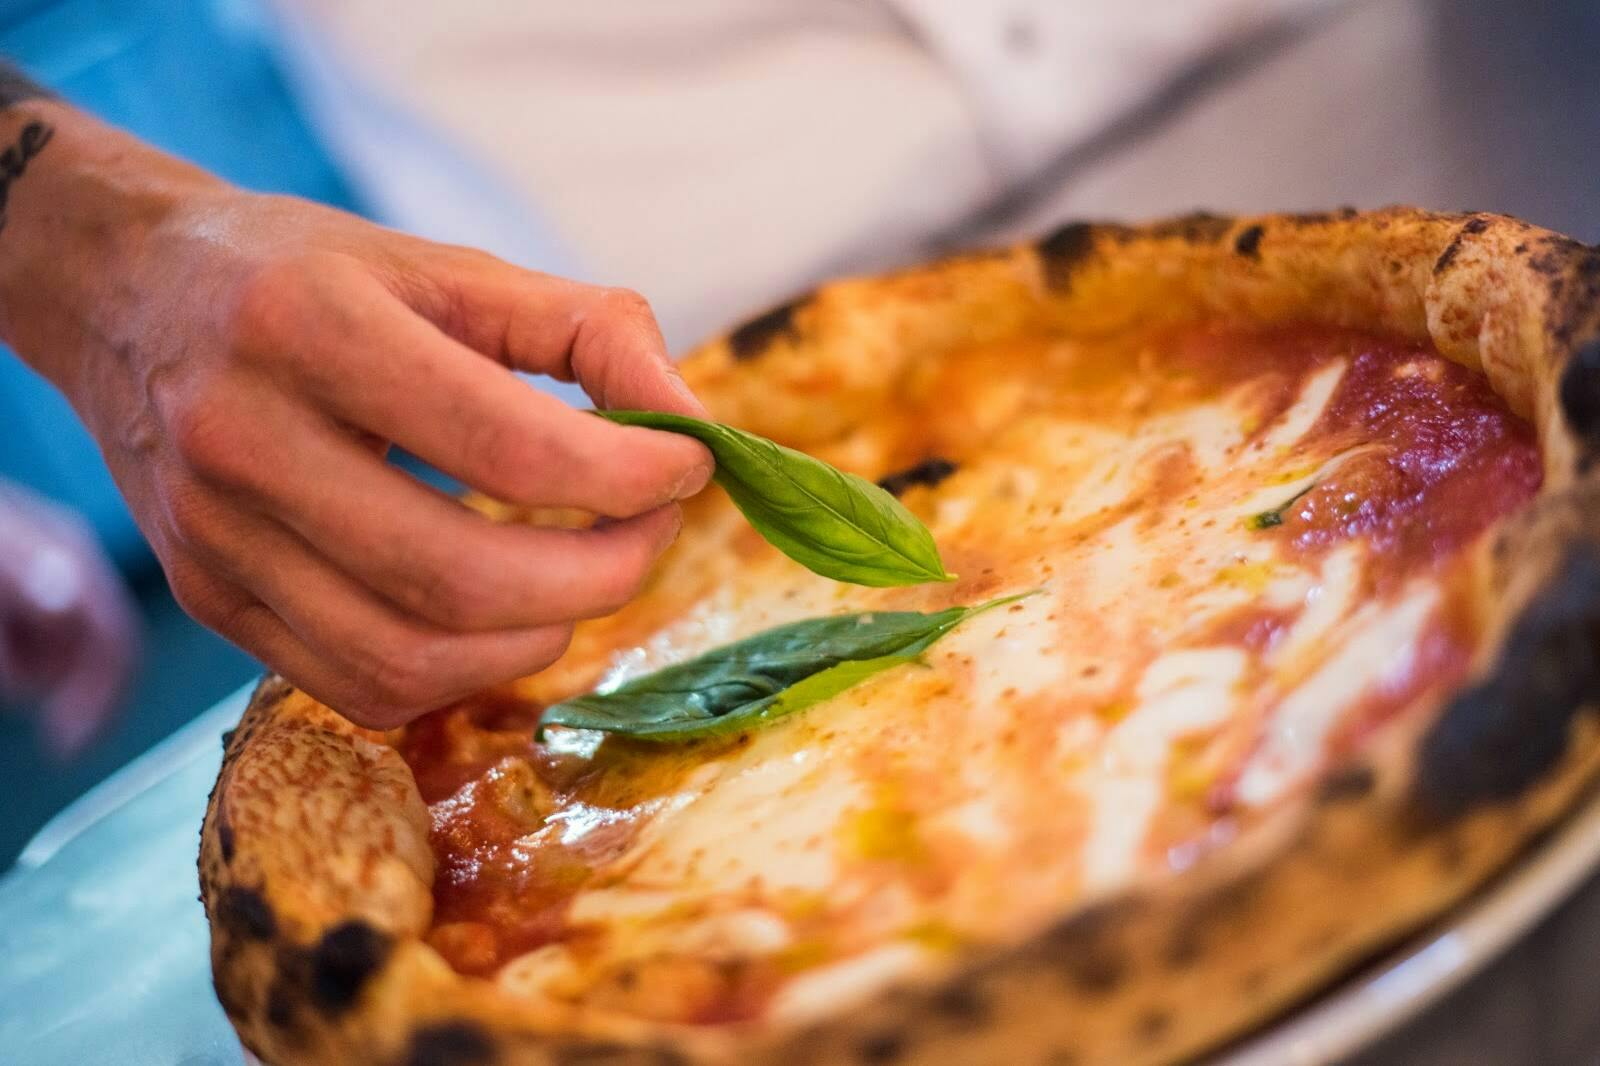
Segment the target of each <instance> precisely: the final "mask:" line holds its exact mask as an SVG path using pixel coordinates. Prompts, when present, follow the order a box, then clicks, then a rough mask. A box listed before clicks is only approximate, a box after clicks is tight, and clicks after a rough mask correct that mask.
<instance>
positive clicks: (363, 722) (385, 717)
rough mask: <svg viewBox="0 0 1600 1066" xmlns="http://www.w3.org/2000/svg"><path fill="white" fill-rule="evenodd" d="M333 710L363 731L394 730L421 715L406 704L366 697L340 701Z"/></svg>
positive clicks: (354, 697) (357, 696) (419, 711)
mask: <svg viewBox="0 0 1600 1066" xmlns="http://www.w3.org/2000/svg"><path fill="white" fill-rule="evenodd" d="M335 709H336V710H338V712H339V713H340V714H342V715H344V716H345V717H346V718H348V719H349V720H350V721H352V722H354V723H355V724H356V725H358V726H361V727H362V728H364V729H376V730H379V731H380V732H381V731H384V730H389V729H396V728H398V727H400V726H403V725H405V724H406V723H407V722H409V721H411V720H412V719H413V718H415V717H417V716H418V715H419V714H421V713H422V711H421V710H418V709H416V708H413V707H411V706H409V705H407V704H399V703H386V702H384V701H382V700H378V699H373V698H371V697H370V696H368V695H356V696H352V697H351V698H350V699H347V700H340V701H338V703H337V704H336V705H335Z"/></svg>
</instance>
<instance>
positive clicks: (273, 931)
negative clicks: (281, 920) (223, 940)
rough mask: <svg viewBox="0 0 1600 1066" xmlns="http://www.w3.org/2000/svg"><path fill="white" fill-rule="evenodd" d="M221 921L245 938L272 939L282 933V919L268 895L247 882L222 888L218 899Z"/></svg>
mask: <svg viewBox="0 0 1600 1066" xmlns="http://www.w3.org/2000/svg"><path fill="white" fill-rule="evenodd" d="M217 922H218V924H219V925H221V926H222V927H223V928H224V929H226V930H228V932H230V933H232V934H233V935H234V936H237V937H239V938H240V939H243V940H271V939H272V938H273V937H274V936H276V935H277V932H278V918H277V915H275V914H273V913H272V904H270V903H268V902H267V897H265V896H263V895H262V894H261V893H260V892H258V891H256V890H255V889H253V888H246V887H244V886H243V885H229V886H228V887H227V888H225V889H223V890H222V895H221V896H220V897H219V898H218V899H217Z"/></svg>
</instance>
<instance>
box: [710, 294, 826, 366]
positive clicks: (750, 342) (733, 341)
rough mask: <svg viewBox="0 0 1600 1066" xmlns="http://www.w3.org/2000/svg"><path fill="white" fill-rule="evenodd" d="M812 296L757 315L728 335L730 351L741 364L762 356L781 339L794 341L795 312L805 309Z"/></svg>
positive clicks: (798, 298) (802, 297)
mask: <svg viewBox="0 0 1600 1066" xmlns="http://www.w3.org/2000/svg"><path fill="white" fill-rule="evenodd" d="M809 299H810V296H809V295H808V296H800V297H797V298H795V299H793V300H790V301H789V302H788V303H783V304H779V305H778V306H777V307H774V308H773V309H772V310H770V311H768V312H766V313H765V314H760V315H757V316H756V317H755V318H752V319H750V321H748V322H746V323H745V324H744V325H742V326H740V327H738V328H737V329H735V330H734V331H733V332H732V333H730V334H728V350H729V351H730V352H732V353H733V357H734V358H735V359H737V360H739V361H741V362H743V361H744V360H747V359H754V358H756V357H757V356H759V355H761V354H762V353H763V352H765V351H766V350H767V349H768V348H770V347H772V342H773V341H776V340H777V339H778V338H779V337H788V338H790V339H791V340H792V339H794V337H795V335H796V333H795V325H794V315H795V312H796V311H798V310H800V308H801V307H803V306H804V305H805V303H806V301H807V300H809Z"/></svg>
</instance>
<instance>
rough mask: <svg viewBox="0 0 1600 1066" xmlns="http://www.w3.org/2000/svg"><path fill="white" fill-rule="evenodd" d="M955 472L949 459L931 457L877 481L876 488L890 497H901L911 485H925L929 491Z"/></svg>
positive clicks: (954, 467) (953, 465)
mask: <svg viewBox="0 0 1600 1066" xmlns="http://www.w3.org/2000/svg"><path fill="white" fill-rule="evenodd" d="M955 472H956V464H955V463H953V462H951V461H950V460H949V459H944V458H941V457H939V456H937V455H931V456H929V457H928V458H926V459H924V460H922V462H920V463H917V464H915V465H914V466H908V467H906V468H905V469H904V470H896V471H895V472H894V473H892V474H889V475H887V476H885V477H882V478H879V479H878V487H879V488H880V489H882V490H884V491H885V492H887V493H888V494H889V495H891V496H901V495H904V494H905V491H906V490H907V489H909V488H911V487H912V486H913V485H926V486H928V487H929V488H930V489H931V488H933V487H934V486H936V485H938V484H939V482H941V481H943V480H944V479H945V478H947V477H949V476H950V475H951V474H954V473H955Z"/></svg>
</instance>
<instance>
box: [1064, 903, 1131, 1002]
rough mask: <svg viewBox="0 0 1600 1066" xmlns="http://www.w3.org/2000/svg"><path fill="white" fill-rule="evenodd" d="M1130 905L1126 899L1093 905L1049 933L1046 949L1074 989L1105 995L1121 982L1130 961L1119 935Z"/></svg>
mask: <svg viewBox="0 0 1600 1066" xmlns="http://www.w3.org/2000/svg"><path fill="white" fill-rule="evenodd" d="M1131 906H1132V904H1131V903H1130V902H1129V901H1127V900H1113V901H1108V902H1105V903H1098V904H1094V905H1092V906H1090V907H1088V908H1087V909H1085V910H1084V911H1083V912H1082V913H1080V914H1077V915H1074V916H1073V917H1071V918H1069V919H1067V920H1066V921H1065V922H1063V923H1062V924H1061V925H1059V926H1057V927H1056V928H1055V929H1054V930H1053V931H1052V932H1051V933H1050V934H1049V936H1048V937H1047V939H1046V942H1045V943H1046V948H1047V950H1049V951H1050V953H1051V955H1052V957H1053V958H1054V960H1055V962H1056V964H1057V965H1058V966H1059V967H1060V968H1061V973H1062V975H1063V976H1064V977H1065V978H1066V979H1067V981H1068V982H1069V983H1071V984H1072V985H1073V986H1074V987H1076V988H1078V989H1079V990H1081V991H1083V992H1086V993H1089V994H1090V995H1105V994H1108V993H1110V992H1111V991H1113V990H1114V989H1115V988H1116V987H1117V986H1118V985H1120V984H1121V983H1122V979H1123V977H1124V976H1126V974H1127V971H1128V959H1127V955H1126V953H1125V952H1124V951H1123V949H1122V947H1121V946H1120V945H1119V944H1118V943H1117V933H1118V930H1119V928H1120V927H1121V926H1122V924H1123V922H1124V920H1125V919H1126V918H1127V916H1128V908H1129V907H1131Z"/></svg>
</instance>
